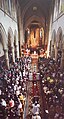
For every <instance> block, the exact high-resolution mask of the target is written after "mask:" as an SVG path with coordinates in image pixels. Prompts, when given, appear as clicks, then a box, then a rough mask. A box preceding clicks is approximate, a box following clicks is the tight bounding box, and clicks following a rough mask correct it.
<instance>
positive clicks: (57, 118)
mask: <svg viewBox="0 0 64 119" xmlns="http://www.w3.org/2000/svg"><path fill="white" fill-rule="evenodd" d="M58 61H59V60H58ZM58 61H57V62H56V61H55V60H54V59H51V58H48V59H46V58H39V61H38V63H39V71H40V80H41V87H42V98H43V111H44V119H64V71H63V70H61V68H60V66H59V62H58Z"/></svg>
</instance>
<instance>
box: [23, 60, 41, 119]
mask: <svg viewBox="0 0 64 119" xmlns="http://www.w3.org/2000/svg"><path fill="white" fill-rule="evenodd" d="M31 73H32V79H29V80H28V81H27V100H26V110H25V111H26V114H25V115H26V117H24V119H32V115H33V114H32V105H33V103H34V102H35V101H38V104H39V105H40V111H39V115H40V116H41V117H42V114H41V112H42V95H41V86H40V85H41V84H40V77H39V73H38V60H33V61H32V64H31Z"/></svg>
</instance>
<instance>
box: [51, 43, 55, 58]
mask: <svg viewBox="0 0 64 119" xmlns="http://www.w3.org/2000/svg"><path fill="white" fill-rule="evenodd" d="M51 58H54V45H52V47H51Z"/></svg>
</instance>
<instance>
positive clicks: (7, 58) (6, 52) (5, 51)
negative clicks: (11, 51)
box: [4, 49, 9, 69]
mask: <svg viewBox="0 0 64 119" xmlns="http://www.w3.org/2000/svg"><path fill="white" fill-rule="evenodd" d="M4 54H5V59H6V65H7V67H8V69H9V57H8V50H7V49H5V50H4Z"/></svg>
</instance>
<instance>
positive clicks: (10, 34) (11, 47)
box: [8, 27, 15, 63]
mask: <svg viewBox="0 0 64 119" xmlns="http://www.w3.org/2000/svg"><path fill="white" fill-rule="evenodd" d="M8 52H9V60H10V63H11V62H12V61H13V62H15V53H14V35H13V31H12V29H11V27H10V28H9V29H8Z"/></svg>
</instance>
